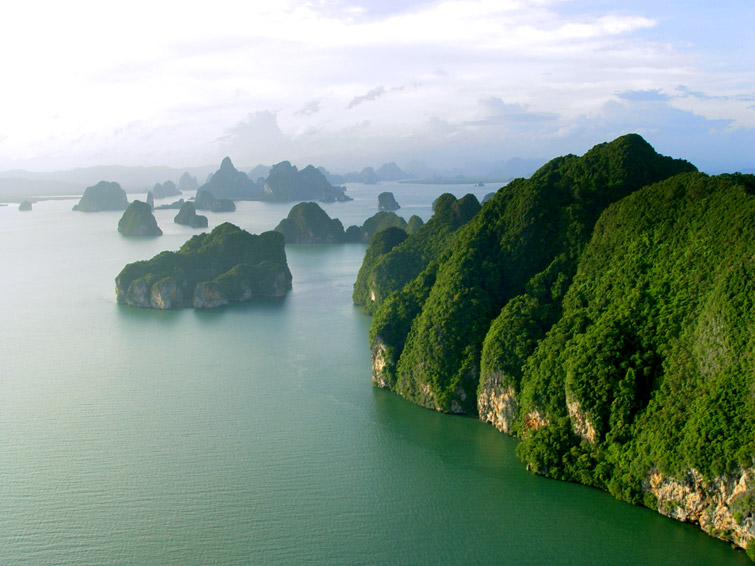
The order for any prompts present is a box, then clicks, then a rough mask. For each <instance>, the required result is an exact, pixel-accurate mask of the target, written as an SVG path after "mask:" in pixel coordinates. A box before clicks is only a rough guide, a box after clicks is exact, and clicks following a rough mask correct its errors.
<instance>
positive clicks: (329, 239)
mask: <svg viewBox="0 0 755 566" xmlns="http://www.w3.org/2000/svg"><path fill="white" fill-rule="evenodd" d="M275 231H276V232H280V233H281V234H283V236H284V237H285V239H286V243H287V244H332V243H342V242H345V241H346V233H345V232H344V229H343V224H341V221H340V220H338V218H331V217H330V216H328V213H327V212H325V211H324V210H323V209H322V208H320V206H319V205H318V204H317V203H316V202H300V203H299V204H297V205H295V206H294V207H293V208H292V209H291V210H290V211H289V213H288V217H287V218H284V219H283V220H281V221H280V222H279V223H278V225H277V226H276V227H275Z"/></svg>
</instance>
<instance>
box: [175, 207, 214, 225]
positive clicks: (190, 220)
mask: <svg viewBox="0 0 755 566" xmlns="http://www.w3.org/2000/svg"><path fill="white" fill-rule="evenodd" d="M173 222H175V223H176V224H181V225H183V226H191V227H192V228H207V224H208V222H207V217H206V216H203V215H201V214H197V210H196V208H195V207H194V203H193V202H191V201H188V202H184V203H183V204H182V205H181V209H180V210H179V211H178V214H176V215H175V217H173Z"/></svg>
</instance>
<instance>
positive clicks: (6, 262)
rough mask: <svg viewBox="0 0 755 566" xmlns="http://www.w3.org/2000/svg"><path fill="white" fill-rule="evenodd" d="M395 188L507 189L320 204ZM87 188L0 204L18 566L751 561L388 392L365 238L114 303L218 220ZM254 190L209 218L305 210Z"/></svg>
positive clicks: (344, 212) (10, 510) (0, 554)
mask: <svg viewBox="0 0 755 566" xmlns="http://www.w3.org/2000/svg"><path fill="white" fill-rule="evenodd" d="M383 190H391V191H393V193H394V195H395V196H396V199H397V200H398V201H399V203H400V204H401V205H402V208H401V210H399V211H398V213H399V214H401V215H403V216H404V217H405V218H407V219H408V218H409V216H410V215H412V214H418V215H419V216H420V217H422V218H423V219H424V220H427V219H428V218H429V217H430V214H431V203H432V201H433V200H434V199H435V198H436V197H437V196H439V195H440V194H441V193H442V192H452V193H454V194H456V195H457V196H462V195H463V194H465V193H466V192H473V193H474V194H476V195H477V196H478V197H479V198H481V197H482V196H483V195H484V194H485V193H487V192H489V191H491V190H493V187H490V186H489V187H481V188H477V187H475V188H473V187H470V186H432V185H400V184H397V183H384V184H381V185H378V186H366V185H360V184H353V185H348V194H350V195H351V196H353V197H354V198H355V200H354V201H353V202H347V203H333V204H328V205H323V208H325V209H326V210H327V212H328V213H329V214H330V215H331V216H332V217H337V218H340V219H341V220H342V222H343V224H344V226H345V227H346V226H348V225H350V224H361V223H363V222H364V220H365V219H366V218H368V217H369V216H371V215H372V214H374V213H375V212H376V211H377V208H376V207H377V194H378V193H379V192H381V191H383ZM139 197H140V195H129V198H130V199H134V198H139ZM141 197H142V198H143V195H141ZM170 200H172V199H167V200H164V201H160V202H168V201H170ZM76 202H77V201H76V200H45V201H40V202H37V203H35V204H34V206H33V210H32V211H31V212H19V211H18V207H17V206H16V205H10V206H7V207H0V257H1V258H2V266H3V268H2V272H1V273H0V313H1V314H2V318H0V564H3V565H5V564H9V565H17V564H19V565H20V564H31V565H42V564H56V565H58V564H76V565H79V564H84V565H86V564H135V565H136V564H138V565H145V564H161V565H163V564H176V565H178V564H181V565H183V564H294V565H295V564H313V565H320V564H322V565H331V564H500V565H529V564H532V565H560V564H573V565H582V566H584V565H593V564H594V565H601V566H602V565H606V564H611V565H623V564H626V565H637V564H641V565H653V564H659V565H685V566H689V565H697V564H699V565H706V566H710V565H722V564H741V565H745V564H749V563H750V562H749V561H748V559H747V558H746V557H745V555H744V553H743V552H741V551H735V550H732V548H731V547H730V546H729V545H728V544H726V543H724V542H721V541H718V540H715V539H713V538H711V537H709V536H707V535H705V534H704V533H702V532H701V531H699V530H697V529H696V528H694V527H692V526H689V525H685V524H681V523H678V522H675V521H673V520H670V519H667V518H664V517H662V516H660V515H658V514H656V513H653V512H651V511H649V510H647V509H643V508H639V507H633V506H630V505H627V504H625V503H621V502H619V501H616V500H614V499H613V498H611V497H610V496H608V495H607V494H605V493H602V492H600V491H597V490H594V489H590V488H587V487H584V486H580V485H575V484H569V483H562V482H557V481H552V480H548V479H544V478H541V477H537V476H534V475H532V474H530V473H528V472H527V471H525V469H524V466H523V465H522V463H521V462H520V461H519V460H518V459H517V458H516V456H515V454H514V450H515V447H516V442H517V441H516V440H514V439H511V438H508V437H506V436H504V435H503V434H501V433H499V432H497V431H496V430H494V429H493V428H492V427H490V426H488V425H485V424H483V423H480V422H479V421H476V420H475V419H473V418H464V417H454V416H448V415H442V414H438V413H435V412H432V411H428V410H425V409H422V408H419V407H416V406H414V405H412V404H410V403H408V402H406V401H404V400H402V399H401V398H400V397H398V396H397V395H394V394H392V393H390V392H386V391H383V390H379V389H375V388H373V387H372V386H371V384H370V356H369V348H368V340H367V333H368V330H369V325H370V319H369V318H368V317H367V316H365V315H364V314H362V313H361V312H360V311H359V309H358V308H356V307H354V306H353V304H352V301H351V291H352V286H353V283H354V281H355V279H356V274H357V271H358V269H359V266H360V263H361V260H362V256H363V254H364V251H365V247H366V246H365V245H363V244H344V245H319V246H318V245H309V246H307V245H291V246H288V247H287V249H286V253H287V256H288V262H289V266H290V268H291V271H292V273H293V290H292V291H291V292H290V293H289V295H288V296H287V297H286V298H285V299H282V300H266V301H256V302H252V303H247V304H243V305H234V306H230V307H224V308H220V309H216V310H211V311H202V312H199V311H193V310H182V311H170V312H163V311H153V310H139V309H134V308H130V307H125V306H120V305H118V304H116V301H115V290H114V288H115V286H114V278H115V276H116V275H117V274H118V272H119V271H120V270H121V269H122V268H123V266H124V265H125V264H126V263H129V262H132V261H136V260H140V259H148V258H150V257H152V256H153V255H155V254H156V253H158V252H160V251H162V250H176V249H178V248H179V247H180V246H181V244H182V243H183V242H184V241H185V240H186V239H188V238H189V237H190V236H191V235H193V234H195V233H198V232H199V231H197V230H192V229H191V228H188V227H184V226H178V225H176V224H174V223H173V216H174V215H175V213H176V211H175V210H164V211H156V213H155V216H156V218H157V221H158V224H159V225H160V227H161V228H162V229H163V231H164V232H165V235H163V236H162V237H159V238H153V239H142V240H140V239H128V238H125V237H123V236H121V235H120V234H119V233H118V232H117V231H116V226H117V222H118V219H119V218H120V213H117V212H102V213H95V214H86V213H81V212H72V211H71V207H72V206H73V205H74V204H75V203H76ZM160 202H158V204H159V203H160ZM237 206H238V210H237V211H236V212H233V213H223V214H213V213H207V215H208V217H209V220H210V229H211V228H212V227H214V226H216V225H218V224H220V223H222V222H225V221H229V222H233V223H234V224H237V225H239V226H241V227H242V228H244V229H246V230H249V231H250V232H254V233H259V232H261V231H264V230H269V229H272V228H273V227H274V226H275V225H276V224H277V223H278V222H279V221H280V219H281V218H283V217H285V216H286V215H287V213H288V210H289V209H290V207H291V205H290V204H269V203H260V202H239V203H237Z"/></svg>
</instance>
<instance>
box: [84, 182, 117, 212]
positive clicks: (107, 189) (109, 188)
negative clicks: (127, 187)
mask: <svg viewBox="0 0 755 566" xmlns="http://www.w3.org/2000/svg"><path fill="white" fill-rule="evenodd" d="M127 207H128V199H127V198H126V191H124V190H123V189H122V188H121V186H120V185H119V184H118V183H111V182H108V181H100V182H99V183H97V184H96V185H92V186H91V187H87V188H86V189H85V190H84V194H83V195H82V197H81V200H79V203H78V204H77V205H75V206H74V207H73V210H78V211H79V212H101V211H103V210H126V208H127Z"/></svg>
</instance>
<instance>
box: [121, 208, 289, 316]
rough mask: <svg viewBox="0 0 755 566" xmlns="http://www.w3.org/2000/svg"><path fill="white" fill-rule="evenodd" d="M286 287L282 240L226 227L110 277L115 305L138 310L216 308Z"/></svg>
mask: <svg viewBox="0 0 755 566" xmlns="http://www.w3.org/2000/svg"><path fill="white" fill-rule="evenodd" d="M290 288H291V272H290V270H289V269H288V264H287V261H286V252H285V243H284V239H283V236H282V235H281V234H279V233H277V232H272V231H270V232H264V233H262V234H260V235H254V234H250V233H249V232H247V231H245V230H242V229H241V228H239V227H238V226H234V225H233V224H230V223H228V222H226V223H224V224H221V225H220V226H217V227H216V228H215V229H214V230H213V231H212V232H210V233H209V234H199V235H197V236H193V237H192V238H190V239H189V240H188V241H187V242H186V243H184V245H183V246H181V249H180V250H178V251H177V252H162V253H160V254H158V255H156V256H155V257H153V258H152V259H150V260H147V261H137V262H135V263H130V264H128V265H127V266H126V267H124V268H123V270H121V272H120V273H119V274H118V276H117V277H116V278H115V294H116V300H117V301H118V303H119V304H125V305H130V306H134V307H140V308H153V309H178V308H185V307H194V308H198V309H206V308H215V307H219V306H223V305H227V304H229V303H234V302H239V301H249V300H251V299H255V298H258V297H282V296H284V295H285V294H286V293H287V292H288V290H289V289H290Z"/></svg>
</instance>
